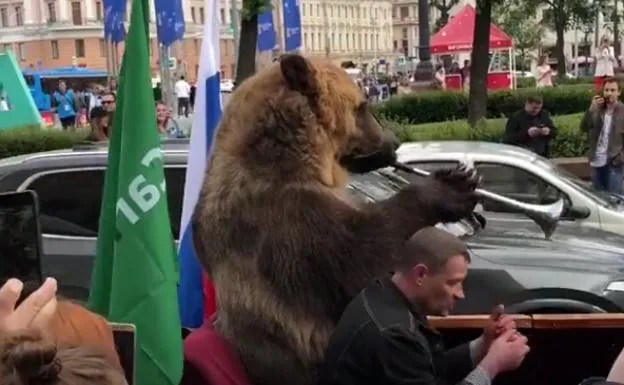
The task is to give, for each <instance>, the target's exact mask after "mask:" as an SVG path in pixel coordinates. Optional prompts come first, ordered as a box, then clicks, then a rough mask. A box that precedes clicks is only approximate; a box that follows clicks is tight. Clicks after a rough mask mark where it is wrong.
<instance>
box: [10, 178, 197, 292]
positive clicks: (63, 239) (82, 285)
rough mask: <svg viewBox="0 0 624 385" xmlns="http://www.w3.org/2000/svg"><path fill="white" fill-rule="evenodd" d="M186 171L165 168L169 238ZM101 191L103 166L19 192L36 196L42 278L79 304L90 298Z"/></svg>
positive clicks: (37, 181) (34, 181) (176, 223)
mask: <svg viewBox="0 0 624 385" xmlns="http://www.w3.org/2000/svg"><path fill="white" fill-rule="evenodd" d="M185 170H186V168H185V167H183V166H181V167H166V168H165V178H166V182H167V192H168V194H167V195H168V205H169V215H170V220H171V226H172V233H173V235H174V238H177V237H178V234H179V228H180V216H181V211H182V198H183V194H184V178H185ZM103 187H104V168H102V167H91V168H90V167H83V168H74V169H60V170H50V171H45V172H41V173H38V174H35V175H33V176H32V177H31V178H29V180H28V181H27V182H26V183H25V184H24V185H22V186H21V187H20V189H21V190H26V189H31V190H34V191H36V192H37V194H38V196H39V208H40V214H41V229H42V233H43V256H42V262H41V263H42V272H43V275H44V276H52V277H55V278H57V279H58V281H59V291H60V294H61V295H63V296H65V297H68V298H71V299H74V300H78V301H86V300H87V299H88V295H89V284H90V278H91V270H92V268H93V260H94V256H95V247H96V239H97V233H98V225H99V217H100V206H101V204H102V190H103Z"/></svg>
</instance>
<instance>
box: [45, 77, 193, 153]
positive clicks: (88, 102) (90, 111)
mask: <svg viewBox="0 0 624 385" xmlns="http://www.w3.org/2000/svg"><path fill="white" fill-rule="evenodd" d="M116 90H117V82H116V80H115V79H111V81H110V82H109V84H108V85H107V86H104V85H102V84H99V83H94V84H93V85H92V86H91V87H90V88H89V89H86V90H82V91H80V92H74V90H73V89H71V88H68V87H67V83H66V82H65V81H64V80H61V81H59V83H58V88H57V89H56V90H55V91H54V92H53V93H52V107H53V111H54V112H55V113H56V114H57V115H58V118H59V120H60V123H61V126H62V128H63V129H64V130H67V129H69V128H71V127H75V126H77V125H80V121H81V120H84V121H83V122H82V125H84V124H86V123H88V125H89V127H90V128H91V132H90V133H89V136H88V140H91V141H106V140H108V138H109V136H110V127H111V125H112V120H113V115H114V112H115V106H116V99H117V91H116ZM190 93H191V86H190V85H188V83H186V81H185V80H184V77H181V78H180V80H179V81H178V83H176V95H178V108H179V111H178V112H179V114H178V117H181V116H184V117H187V118H188V116H189V114H190V113H191V111H192V104H193V103H192V102H191V99H190V97H189V96H190ZM154 95H155V100H156V102H155V105H154V108H155V109H156V128H157V130H158V133H159V135H160V136H161V137H162V138H183V137H187V136H188V135H189V133H188V132H185V131H184V130H183V129H182V128H181V127H180V124H179V122H178V120H177V119H176V118H174V117H173V116H172V110H171V108H170V107H169V106H168V105H167V104H166V103H165V102H164V101H163V100H162V99H161V98H160V97H157V96H158V95H160V92H158V90H155V91H154ZM81 112H83V113H84V118H81V116H83V115H81Z"/></svg>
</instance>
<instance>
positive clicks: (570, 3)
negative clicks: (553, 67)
mask: <svg viewBox="0 0 624 385" xmlns="http://www.w3.org/2000/svg"><path fill="white" fill-rule="evenodd" d="M606 1H608V0H594V2H593V3H590V2H588V1H587V0H529V1H527V5H528V6H530V7H534V8H537V7H541V6H545V7H547V12H544V23H545V24H547V25H550V26H551V27H552V28H553V29H554V31H555V34H556V36H557V41H556V44H555V57H556V58H557V73H558V75H559V76H564V75H565V73H566V58H565V54H564V46H565V39H564V34H565V31H566V30H567V29H569V28H570V27H572V25H573V22H575V21H577V22H578V23H580V24H584V23H587V22H593V21H594V20H595V19H596V16H597V15H598V12H599V10H600V9H602V8H603V7H604V4H605V3H606Z"/></svg>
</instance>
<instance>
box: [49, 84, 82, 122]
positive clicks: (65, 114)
mask: <svg viewBox="0 0 624 385" xmlns="http://www.w3.org/2000/svg"><path fill="white" fill-rule="evenodd" d="M52 103H53V104H54V108H55V111H56V113H57V114H58V117H59V120H60V121H61V126H63V129H64V130H66V129H67V128H68V127H71V126H74V125H75V124H76V111H78V108H77V102H76V95H75V94H74V91H73V90H72V89H71V88H69V89H68V88H67V84H66V83H65V81H63V80H61V81H60V82H59V87H58V90H56V91H54V94H52Z"/></svg>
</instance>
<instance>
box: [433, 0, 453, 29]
mask: <svg viewBox="0 0 624 385" xmlns="http://www.w3.org/2000/svg"><path fill="white" fill-rule="evenodd" d="M457 4H459V0H430V2H429V5H430V6H432V7H434V8H436V9H437V10H438V12H440V17H439V18H438V20H436V21H435V24H434V26H433V31H434V32H437V31H439V30H440V29H441V28H442V27H444V26H445V25H446V23H448V21H449V12H450V11H451V9H452V8H453V7H454V6H456V5H457Z"/></svg>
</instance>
